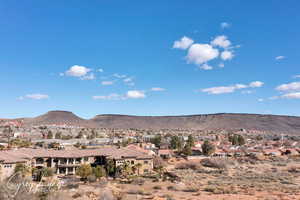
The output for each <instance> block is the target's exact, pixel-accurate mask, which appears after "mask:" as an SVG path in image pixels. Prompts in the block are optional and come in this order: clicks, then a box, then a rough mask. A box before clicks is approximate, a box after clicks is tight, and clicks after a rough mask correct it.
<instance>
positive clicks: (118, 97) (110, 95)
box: [93, 93, 124, 100]
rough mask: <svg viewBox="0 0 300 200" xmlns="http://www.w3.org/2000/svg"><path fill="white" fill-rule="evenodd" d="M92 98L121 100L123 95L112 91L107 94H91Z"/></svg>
mask: <svg viewBox="0 0 300 200" xmlns="http://www.w3.org/2000/svg"><path fill="white" fill-rule="evenodd" d="M93 99H94V100H121V99H124V97H123V96H121V95H119V94H116V93H112V94H109V95H107V96H93Z"/></svg>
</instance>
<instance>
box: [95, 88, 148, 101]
mask: <svg viewBox="0 0 300 200" xmlns="http://www.w3.org/2000/svg"><path fill="white" fill-rule="evenodd" d="M92 98H93V99H94V100H126V99H143V98H146V94H145V92H144V91H141V90H129V91H127V93H126V94H125V95H121V94H117V93H112V94H109V95H106V96H105V95H102V96H93V97H92Z"/></svg>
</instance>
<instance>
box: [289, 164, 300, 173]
mask: <svg viewBox="0 0 300 200" xmlns="http://www.w3.org/2000/svg"><path fill="white" fill-rule="evenodd" d="M287 171H288V172H290V173H299V172H300V167H297V166H290V167H289V168H288V169H287Z"/></svg>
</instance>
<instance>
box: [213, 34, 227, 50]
mask: <svg viewBox="0 0 300 200" xmlns="http://www.w3.org/2000/svg"><path fill="white" fill-rule="evenodd" d="M211 45H213V46H219V47H222V48H228V47H229V46H230V45H231V42H230V41H229V40H228V39H227V37H226V36H225V35H220V36H217V37H216V38H215V39H214V40H213V41H211Z"/></svg>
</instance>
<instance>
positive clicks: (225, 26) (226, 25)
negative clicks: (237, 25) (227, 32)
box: [220, 22, 230, 29]
mask: <svg viewBox="0 0 300 200" xmlns="http://www.w3.org/2000/svg"><path fill="white" fill-rule="evenodd" d="M220 26H221V28H222V29H225V28H229V27H230V24H229V23H227V22H222V23H221V24H220Z"/></svg>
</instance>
